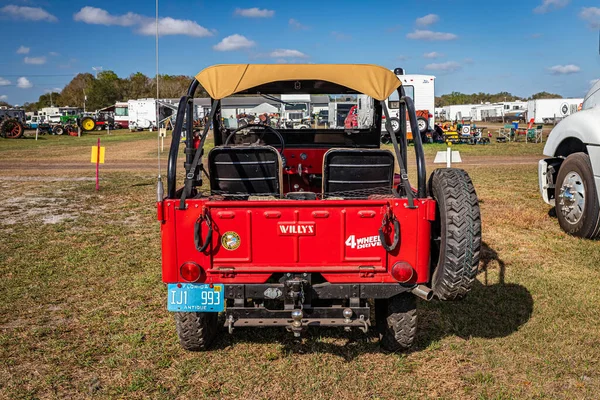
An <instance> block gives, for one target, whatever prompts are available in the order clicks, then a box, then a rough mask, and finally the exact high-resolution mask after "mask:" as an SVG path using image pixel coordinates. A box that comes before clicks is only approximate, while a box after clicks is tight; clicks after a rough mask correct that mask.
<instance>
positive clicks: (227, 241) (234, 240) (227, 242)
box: [221, 231, 241, 250]
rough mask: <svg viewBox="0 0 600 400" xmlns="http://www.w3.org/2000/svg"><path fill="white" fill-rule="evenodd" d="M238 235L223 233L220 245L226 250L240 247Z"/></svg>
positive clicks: (231, 232)
mask: <svg viewBox="0 0 600 400" xmlns="http://www.w3.org/2000/svg"><path fill="white" fill-rule="evenodd" d="M240 242H241V241H240V235H238V234H237V233H236V232H234V231H229V232H225V233H224V234H223V236H222V237H221V245H222V246H223V247H224V248H225V249H226V250H235V249H237V248H238V247H240Z"/></svg>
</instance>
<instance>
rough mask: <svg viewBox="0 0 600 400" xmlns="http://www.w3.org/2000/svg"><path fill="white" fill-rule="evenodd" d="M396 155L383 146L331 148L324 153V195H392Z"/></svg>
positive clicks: (361, 196)
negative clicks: (373, 147)
mask: <svg viewBox="0 0 600 400" xmlns="http://www.w3.org/2000/svg"><path fill="white" fill-rule="evenodd" d="M393 184H394V155H393V154H392V153H391V152H390V151H388V150H380V149H373V150H369V149H331V150H329V151H328V152H327V153H325V157H323V197H332V196H335V197H344V198H368V197H369V196H372V195H389V194H391V193H392V186H393Z"/></svg>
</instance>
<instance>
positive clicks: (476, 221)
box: [429, 168, 481, 300]
mask: <svg viewBox="0 0 600 400" xmlns="http://www.w3.org/2000/svg"><path fill="white" fill-rule="evenodd" d="M429 190H430V193H431V194H432V195H433V197H434V198H435V199H436V201H437V204H438V207H439V216H440V223H441V236H442V238H441V246H440V254H439V260H438V264H437V266H433V267H434V268H435V269H434V271H433V274H432V289H433V291H434V294H435V296H436V297H437V298H439V299H440V300H458V299H461V298H463V297H465V296H466V295H467V293H468V292H469V291H470V290H471V286H472V285H473V281H474V280H475V277H476V275H477V270H478V267H479V252H480V248H481V214H480V210H479V201H478V199H477V193H476V192H475V187H474V186H473V182H472V181H471V178H470V177H469V175H468V174H467V172H466V171H464V170H462V169H457V168H440V169H436V170H434V171H433V173H432V174H431V178H430V180H429Z"/></svg>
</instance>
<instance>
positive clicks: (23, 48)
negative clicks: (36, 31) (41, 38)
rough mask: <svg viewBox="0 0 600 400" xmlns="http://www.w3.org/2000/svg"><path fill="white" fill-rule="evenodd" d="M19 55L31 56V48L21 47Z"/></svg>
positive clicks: (18, 50)
mask: <svg viewBox="0 0 600 400" xmlns="http://www.w3.org/2000/svg"><path fill="white" fill-rule="evenodd" d="M17 54H29V47H25V46H21V47H19V48H18V49H17Z"/></svg>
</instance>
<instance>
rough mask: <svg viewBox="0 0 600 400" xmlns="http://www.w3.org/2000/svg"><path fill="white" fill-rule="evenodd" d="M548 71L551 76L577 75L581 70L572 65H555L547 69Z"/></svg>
mask: <svg viewBox="0 0 600 400" xmlns="http://www.w3.org/2000/svg"><path fill="white" fill-rule="evenodd" d="M548 71H550V73H552V74H553V75H570V74H576V73H578V72H579V71H581V68H579V67H578V66H577V65H574V64H568V65H555V66H553V67H549V68H548Z"/></svg>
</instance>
